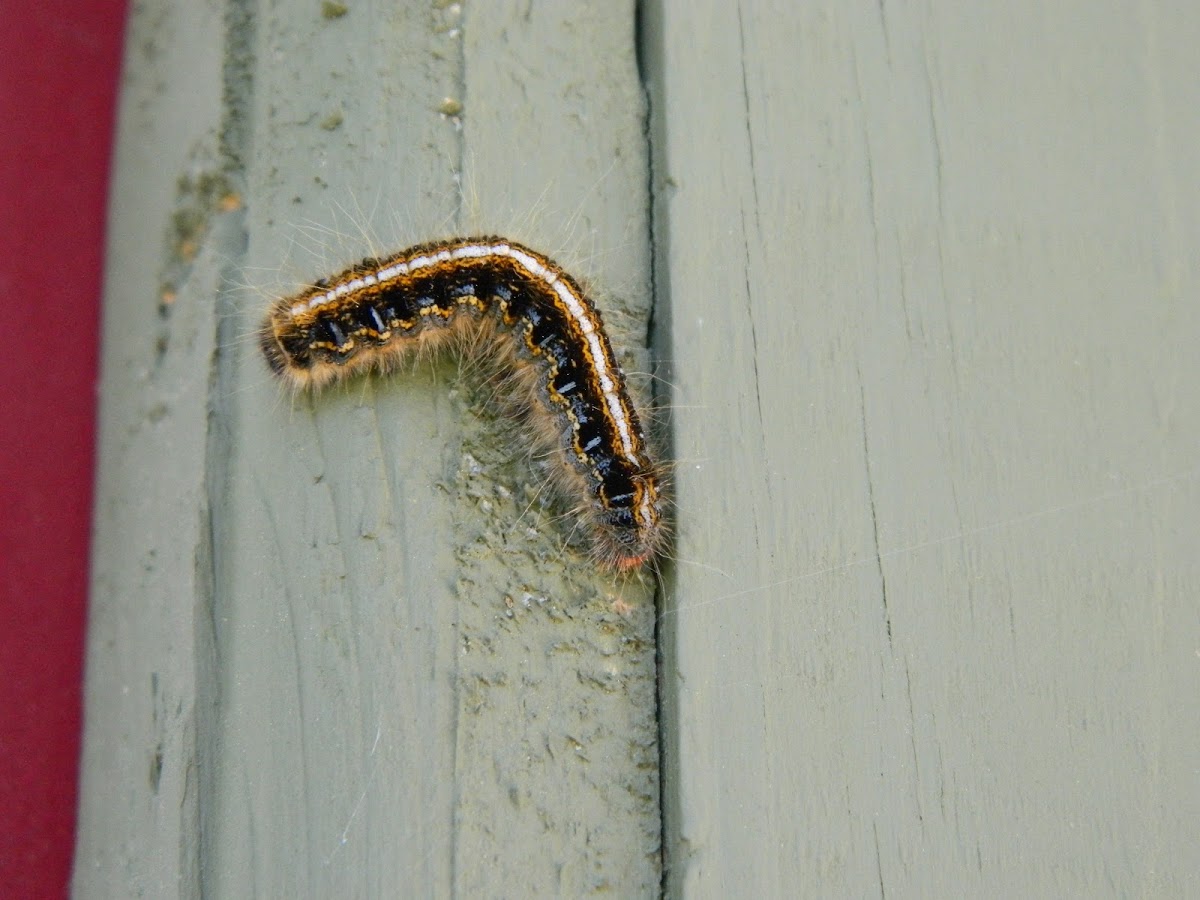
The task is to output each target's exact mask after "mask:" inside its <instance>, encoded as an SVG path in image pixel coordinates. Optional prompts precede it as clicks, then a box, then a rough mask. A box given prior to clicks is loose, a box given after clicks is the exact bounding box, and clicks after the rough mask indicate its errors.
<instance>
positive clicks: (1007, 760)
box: [643, 0, 1200, 897]
mask: <svg viewBox="0 0 1200 900" xmlns="http://www.w3.org/2000/svg"><path fill="white" fill-rule="evenodd" d="M648 13H649V16H648V21H647V29H646V33H645V48H644V50H645V52H644V54H643V60H644V66H645V67H646V69H647V71H648V72H650V73H652V78H653V79H654V87H653V90H652V92H651V103H652V108H653V109H654V111H655V113H656V116H655V121H654V125H653V129H652V134H651V140H652V145H653V146H654V148H655V152H654V170H655V184H656V186H658V187H659V188H660V189H661V190H660V194H659V203H658V206H657V208H656V215H655V237H656V260H658V261H659V262H660V263H661V265H660V268H659V270H658V273H657V278H658V282H657V283H658V286H659V289H660V296H662V297H663V298H664V299H665V300H666V301H667V302H666V305H665V306H663V305H660V306H659V308H658V310H657V312H656V323H657V324H658V325H659V326H660V327H661V331H660V334H661V341H659V342H658V345H659V346H660V348H661V352H662V353H663V354H664V356H666V357H668V358H670V359H671V361H672V368H671V371H670V372H669V373H666V374H667V380H668V381H669V382H670V383H671V384H672V385H673V393H672V402H673V405H674V407H675V410H676V412H675V414H674V426H675V427H674V436H675V448H674V449H675V456H676V458H677V459H678V460H679V464H678V471H677V499H678V505H679V508H680V511H681V512H680V517H679V519H680V522H679V538H678V548H677V550H678V556H679V557H680V563H679V565H678V567H677V572H676V577H675V583H674V585H673V586H672V587H671V590H670V594H669V598H668V604H667V609H666V611H665V616H664V619H663V624H664V626H665V630H666V638H665V643H664V647H663V652H664V657H665V659H666V660H667V665H666V666H665V669H664V674H665V676H666V677H667V678H668V681H667V683H666V685H665V690H664V696H665V698H667V699H668V700H669V701H671V702H670V711H669V714H668V715H667V717H666V720H665V721H664V728H663V730H664V734H665V735H667V736H668V750H669V752H668V764H667V767H666V768H665V770H664V773H665V775H666V785H667V796H668V797H669V798H670V800H671V806H669V807H668V809H667V811H666V815H667V821H668V841H667V844H666V864H667V866H668V889H669V894H670V896H673V897H730V896H744V897H780V896H799V897H804V896H826V897H872V896H887V897H1117V896H1156V897H1182V896H1194V895H1196V894H1197V892H1198V891H1200V875H1198V873H1200V854H1197V852H1196V848H1197V847H1198V846H1200V815H1197V811H1198V810H1200V778H1198V777H1197V771H1198V767H1200V751H1198V750H1197V748H1198V747H1200V658H1198V657H1197V647H1198V645H1200V641H1198V638H1197V635H1200V603H1197V597H1200V553H1198V552H1197V549H1198V548H1200V469H1198V468H1197V466H1198V464H1200V457H1198V455H1197V448H1200V397H1198V394H1197V385H1198V384H1200V352H1197V347H1198V346H1200V300H1198V298H1200V278H1198V276H1200V271H1198V267H1197V260H1198V259H1200V256H1198V255H1197V252H1196V248H1197V247H1198V246H1200V218H1198V213H1197V211H1198V210H1200V175H1198V173H1200V169H1198V168H1197V166H1196V152H1195V148H1196V147H1197V146H1198V145H1200V118H1198V117H1197V110H1200V81H1198V80H1197V78H1196V70H1195V53H1196V47H1197V46H1200V7H1195V6H1190V7H1187V10H1186V11H1184V10H1183V7H1180V6H1179V5H1178V4H1171V3H1163V2H1149V3H1142V4H1137V5H1134V4H1100V5H1097V4H1095V3H1083V2H1068V3H1061V4H1054V5H1053V6H1047V5H1046V4H1042V3H1033V2H1020V3H1015V4H1014V3H1006V4H952V3H941V4H933V5H922V4H900V3H893V2H882V3H878V4H874V3H862V4H843V3H825V4H820V3H817V4H812V3H793V4H783V3H781V4H774V5H772V7H771V12H770V14H767V13H766V12H765V10H764V9H763V7H761V6H760V5H759V4H752V3H742V4H741V6H740V8H739V7H738V6H737V5H734V4H715V3H714V4H706V5H704V8H697V6H696V4H694V3H690V2H680V0H669V2H664V3H663V4H661V7H660V6H659V5H658V4H653V5H651V6H650V8H649V9H648Z"/></svg>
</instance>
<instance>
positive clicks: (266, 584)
mask: <svg viewBox="0 0 1200 900" xmlns="http://www.w3.org/2000/svg"><path fill="white" fill-rule="evenodd" d="M192 6H193V5H191V4H183V5H180V4H169V3H165V2H160V0H155V2H150V3H144V4H141V5H140V6H139V7H138V9H137V11H136V12H135V14H134V20H133V22H132V25H131V31H130V35H131V36H130V40H129V45H128V65H127V84H126V87H125V95H124V99H123V106H122V125H121V133H120V137H119V150H118V173H117V185H116V190H115V198H114V207H113V226H112V238H111V242H112V243H111V250H110V260H109V285H108V305H107V311H106V316H107V320H106V344H105V374H104V387H103V394H104V397H103V411H102V416H103V422H104V426H103V428H104V431H103V437H102V449H101V455H102V463H101V477H100V487H99V500H98V507H97V539H96V553H97V561H96V573H95V579H94V584H93V616H92V630H91V635H90V648H89V676H88V730H87V735H86V738H85V740H86V749H85V757H84V786H83V792H84V799H83V805H82V811H81V820H80V836H79V843H78V848H77V861H76V872H75V890H76V892H77V893H78V894H79V895H80V896H139V895H145V896H168V895H173V894H179V895H186V896H199V895H201V894H203V895H206V896H207V895H211V896H251V895H254V896H280V897H284V896H287V897H365V896H380V897H390V896H450V895H460V896H546V895H552V894H560V895H563V896H579V895H586V894H589V893H593V892H602V893H607V894H608V895H611V896H647V895H650V894H652V893H654V892H655V891H656V890H657V887H658V884H659V881H660V862H659V860H660V857H659V835H660V826H659V813H658V771H657V762H658V751H657V723H656V719H655V711H656V703H655V684H656V682H655V654H654V643H653V630H654V610H653V590H652V583H651V581H650V579H648V578H643V577H640V576H638V577H630V578H620V577H617V578H614V577H613V576H610V575H605V574H601V573H600V572H598V571H596V570H595V568H594V567H593V566H591V565H590V564H589V563H588V562H587V556H586V552H583V553H581V552H579V550H578V549H577V548H575V547H573V546H564V545H565V544H566V543H567V540H568V536H569V527H564V526H563V524H562V523H561V522H558V521H556V518H555V517H556V515H557V514H558V513H559V512H561V510H559V509H557V508H554V507H549V508H548V507H546V506H545V505H544V503H543V496H544V494H543V492H542V491H541V490H540V488H541V487H542V484H541V478H542V475H541V474H540V473H539V472H538V470H537V468H536V466H534V467H531V465H530V462H529V460H528V459H526V458H525V456H524V454H523V452H522V449H521V447H522V444H521V443H520V440H519V439H520V434H519V433H518V434H517V435H515V438H516V439H515V440H514V435H513V434H511V433H510V430H511V428H512V426H511V425H510V424H508V423H506V422H504V421H501V420H498V419H497V418H496V416H495V415H494V413H493V412H492V407H491V405H490V404H489V402H488V397H487V396H486V395H487V392H486V390H484V391H480V390H477V389H476V388H475V387H474V385H475V384H476V379H474V378H472V377H469V375H470V373H462V374H461V375H460V373H459V372H457V371H456V369H455V367H454V366H453V365H452V364H448V363H445V362H443V363H441V364H438V365H436V366H433V365H430V364H428V363H425V364H423V365H420V366H418V367H417V369H416V371H414V372H411V373H403V372H402V373H397V374H396V375H395V376H393V377H391V378H388V379H386V380H372V379H369V378H368V379H364V380H361V381H358V382H355V383H354V384H353V385H352V386H347V388H346V389H345V390H338V391H331V392H328V393H327V394H326V395H323V396H322V397H321V398H319V400H318V401H312V400H309V399H307V398H295V399H293V398H291V397H289V396H287V395H286V393H285V392H283V391H281V390H280V388H279V386H278V384H277V383H276V382H275V381H273V380H272V379H271V377H270V375H269V373H268V371H267V369H266V367H265V365H264V364H263V361H262V359H261V357H260V356H259V354H258V352H257V349H256V348H255V346H254V342H253V339H252V337H251V336H252V334H253V331H254V329H255V326H256V324H257V322H258V320H259V319H260V317H261V316H262V315H263V313H264V312H265V310H266V307H267V305H268V303H269V299H270V297H272V296H277V295H278V294H280V293H282V292H287V291H289V290H293V289H295V288H296V287H297V286H298V285H300V284H303V283H304V282H306V281H309V280H311V279H313V278H314V277H317V276H319V275H321V274H324V273H327V272H329V271H334V270H336V269H338V268H340V267H341V266H343V265H345V264H346V263H347V262H350V261H353V260H354V259H358V258H361V257H363V256H365V255H368V254H378V253H379V252H382V251H384V250H385V249H395V248H396V247H401V246H405V245H406V244H411V243H413V242H415V241H417V240H424V239H429V238H431V237H439V236H443V235H445V234H448V233H453V232H460V233H462V232H466V233H479V232H490V231H501V232H504V233H511V234H514V235H515V236H519V237H521V238H522V239H524V240H527V241H529V242H530V243H533V244H535V245H538V246H542V247H545V248H547V250H549V251H551V252H553V253H554V254H555V256H556V258H558V259H560V260H561V261H562V262H563V263H564V264H565V265H569V266H571V267H572V270H573V271H578V272H581V273H583V272H586V273H588V274H589V275H591V276H592V277H593V278H594V279H595V282H596V284H597V285H604V286H606V287H608V288H610V290H609V291H606V292H604V293H602V294H601V295H600V296H599V303H600V305H601V306H602V307H603V308H604V311H605V313H606V314H610V315H611V319H612V322H611V323H610V326H611V327H610V330H611V333H612V334H613V337H614V341H615V344H616V345H617V347H618V352H619V355H621V357H622V358H621V362H622V364H623V365H625V366H626V367H627V368H629V369H632V370H636V371H645V370H646V369H647V363H646V353H645V350H644V349H643V348H640V347H639V343H640V341H641V340H642V338H643V336H644V334H645V331H646V328H645V322H646V319H647V316H648V312H649V300H650V297H649V283H650V265H649V260H650V256H649V237H648V219H647V216H648V204H647V202H646V197H645V185H646V182H647V154H646V147H645V135H644V115H645V110H644V105H643V100H642V95H641V91H640V87H639V84H638V81H637V73H636V70H635V61H634V47H633V34H634V28H633V6H632V4H631V3H620V4H612V3H607V2H597V3H593V4H588V5H572V6H571V7H570V8H567V7H564V8H563V9H561V10H558V11H555V10H553V9H545V8H542V7H537V8H534V9H532V10H530V9H525V8H518V7H511V8H510V7H502V6H500V5H498V4H478V5H474V4H467V5H465V9H460V7H459V5H457V4H430V3H424V2H422V3H409V4H375V5H347V7H348V8H347V11H346V13H345V15H341V16H337V17H322V16H319V15H316V14H315V13H314V9H313V7H312V5H311V4H306V3H301V2H285V3H283V4H275V5H273V6H270V7H269V8H268V7H266V6H261V5H251V4H241V3H233V4H227V5H226V6H225V7H224V11H223V12H224V16H225V18H224V19H222V18H221V17H220V15H214V14H213V13H212V12H211V11H207V10H206V9H202V8H201V7H203V6H204V5H203V4H200V5H198V6H197V8H195V9H193V8H192ZM556 16H559V17H560V18H556ZM168 61H169V65H168V64H167V62H168ZM447 98H453V99H455V100H456V101H457V103H455V104H451V103H447ZM446 110H451V111H453V112H454V115H450V116H448V115H446V114H445V111H446ZM151 149H152V151H153V152H151ZM531 161H536V164H531ZM196 170H202V171H210V172H213V173H219V174H220V176H221V177H222V178H224V179H227V180H228V183H229V184H230V185H231V186H232V188H233V190H234V192H235V196H230V197H225V198H224V200H223V202H222V203H220V204H215V205H214V208H212V209H211V210H209V214H210V215H211V221H209V222H207V223H200V224H199V226H198V227H196V228H194V229H192V230H191V231H190V232H189V234H190V238H189V241H188V244H187V246H186V247H185V248H183V250H180V246H181V245H180V244H178V243H177V242H175V241H173V240H172V239H171V237H170V235H171V233H172V232H171V229H172V214H173V211H174V210H175V209H176V208H177V207H178V205H179V198H177V197H176V196H174V194H173V191H175V190H176V189H177V186H178V185H180V184H181V183H182V182H181V180H180V179H181V175H183V174H187V175H189V176H191V175H194V174H195V172H196ZM221 209H224V210H226V211H225V212H221V211H220V210H221ZM164 247H165V248H167V250H168V251H172V250H177V251H179V252H178V253H177V257H179V258H177V257H175V256H173V257H172V258H171V259H168V260H166V261H164V259H163V258H162V254H163V249H164ZM184 251H186V252H184ZM184 257H186V258H185V259H182V258H184ZM181 259H182V261H181ZM164 271H170V272H172V273H173V287H174V290H173V291H172V292H170V295H169V296H166V295H164V292H163V290H162V285H161V284H159V283H158V278H159V276H158V275H157V274H156V273H161V272H164ZM176 273H177V277H174V276H175V274H176ZM164 298H165V299H164ZM160 307H161V309H160ZM630 348H632V350H633V352H632V353H630V352H625V353H624V354H621V353H620V351H621V350H622V349H625V350H626V351H628V350H630Z"/></svg>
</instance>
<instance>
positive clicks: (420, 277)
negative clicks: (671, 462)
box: [259, 236, 666, 571]
mask: <svg viewBox="0 0 1200 900" xmlns="http://www.w3.org/2000/svg"><path fill="white" fill-rule="evenodd" d="M259 340H260V346H261V348H262V351H263V354H264V356H265V357H266V360H267V363H268V365H269V366H270V367H271V370H272V372H274V373H275V374H276V375H277V376H278V377H279V378H281V379H282V380H283V381H285V382H286V383H288V384H290V385H291V386H292V387H293V388H295V389H297V390H309V391H313V392H316V391H318V390H320V389H321V388H323V387H325V386H326V385H328V384H330V383H333V382H337V381H340V380H342V379H344V378H346V377H349V376H352V375H354V374H356V373H360V372H364V371H368V370H376V371H380V372H388V371H391V370H393V369H394V368H396V367H397V366H398V365H399V364H400V363H402V362H403V361H404V360H406V359H410V358H412V356H413V355H414V354H415V353H423V352H426V351H434V350H438V349H440V348H442V347H447V348H451V349H455V350H457V351H459V352H465V353H472V354H473V353H475V352H485V353H488V354H489V355H490V356H491V357H492V359H493V361H494V362H495V363H496V364H497V365H498V366H501V367H502V370H503V371H505V372H506V373H510V380H511V381H512V382H513V386H514V388H515V392H514V400H515V406H516V407H517V408H518V409H520V410H522V412H523V413H524V415H523V421H524V422H525V423H527V424H528V426H529V428H530V431H531V433H530V438H531V445H532V446H533V447H535V448H539V449H542V450H544V451H545V453H546V454H547V457H548V458H549V459H550V460H551V461H552V465H551V467H550V468H551V472H552V473H553V480H554V482H555V484H556V486H557V488H558V489H559V491H560V492H561V493H562V494H564V495H565V496H566V497H568V498H570V499H572V500H574V504H575V510H576V512H577V514H578V515H579V518H580V525H581V528H582V530H583V532H584V534H585V535H586V537H587V539H588V540H589V542H590V546H591V550H592V554H593V556H594V557H595V559H596V561H597V562H599V563H600V564H602V565H604V566H607V567H609V568H612V569H616V570H620V571H628V570H633V569H636V568H638V567H640V566H642V565H643V564H645V563H646V562H648V561H649V560H651V559H653V558H654V556H655V555H656V554H657V553H658V552H659V551H660V550H661V549H662V547H663V544H664V542H665V539H666V526H665V523H664V517H663V506H664V489H663V479H662V474H661V472H662V470H661V468H660V466H659V465H658V464H657V463H656V462H655V461H654V459H653V455H652V453H651V450H650V447H649V445H648V443H647V440H646V435H645V432H644V431H643V428H642V424H641V420H640V418H639V416H638V413H637V410H636V409H635V407H634V404H633V402H632V400H631V399H630V395H629V391H628V389H627V387H626V383H625V376H624V373H623V372H622V371H621V368H620V366H619V365H618V364H617V361H616V358H615V356H614V354H613V351H612V345H611V344H610V342H609V339H608V335H607V334H606V332H605V330H604V324H603V322H602V320H601V318H600V314H599V312H597V310H596V307H595V306H594V304H593V303H592V301H591V300H590V299H589V298H588V297H587V295H586V294H585V293H584V291H583V290H582V289H581V288H580V286H579V283H578V282H577V281H576V280H575V279H574V278H572V277H571V276H570V275H569V274H567V272H565V271H564V270H563V269H562V268H561V267H560V266H559V265H558V264H557V263H555V262H554V261H553V260H551V259H549V258H548V257H546V256H544V255H543V254H541V253H538V252H537V251H535V250H531V249H530V248H528V247H526V246H523V245H522V244H519V243H517V242H516V241H510V240H508V239H506V238H502V237H496V236H486V237H463V238H454V239H451V240H447V241H439V242H434V243H426V244H419V245H417V246H414V247H410V248H408V249H406V250H401V251H400V252H399V253H395V254H392V255H391V256H388V257H385V258H379V259H376V258H368V259H364V260H363V261H362V262H360V263H358V264H356V265H352V266H349V267H348V268H346V269H345V270H343V271H341V272H339V273H338V274H336V275H333V276H330V277H327V278H322V279H320V280H318V281H317V282H315V283H314V284H313V285H311V286H310V287H308V288H306V289H305V290H303V291H301V292H299V293H297V294H294V295H292V296H288V297H283V298H281V299H279V300H277V301H276V302H275V303H274V304H272V306H271V309H270V311H269V313H268V314H267V316H266V319H265V321H264V322H263V324H262V327H261V329H260V332H259Z"/></svg>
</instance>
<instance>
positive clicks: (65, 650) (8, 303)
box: [0, 0, 125, 898]
mask: <svg viewBox="0 0 1200 900" xmlns="http://www.w3.org/2000/svg"><path fill="white" fill-rule="evenodd" d="M0 22H2V23H3V28H0V340H2V341H3V346H4V352H3V353H2V354H0V409H2V410H3V420H2V424H0V896H4V897H22V898H26V897H33V898H36V897H60V896H63V895H64V894H65V893H66V887H67V883H68V880H69V877H70V869H71V853H72V849H73V845H74V834H75V798H76V776H77V769H78V758H79V732H80V718H81V717H80V693H81V692H80V687H81V677H82V662H83V634H84V620H85V614H86V605H87V583H88V582H87V575H88V546H89V533H90V528H91V504H92V471H93V444H94V440H95V418H96V397H95V383H96V356H97V322H98V318H99V310H100V285H101V264H102V261H103V239H104V210H105V201H106V194H107V189H108V170H109V160H110V150H111V143H112V127H113V111H114V104H115V93H116V87H117V80H118V75H119V70H120V56H121V40H122V37H123V34H124V28H125V3H124V2H123V0H38V2H36V3H22V2H17V0H0Z"/></svg>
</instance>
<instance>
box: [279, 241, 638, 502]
mask: <svg viewBox="0 0 1200 900" xmlns="http://www.w3.org/2000/svg"><path fill="white" fill-rule="evenodd" d="M489 256H500V257H505V258H507V259H511V260H513V262H515V263H516V264H517V265H519V266H520V267H521V268H522V269H524V270H525V271H526V272H528V273H529V274H530V275H532V276H533V277H535V278H537V279H538V280H539V281H541V282H542V283H543V284H545V285H546V287H548V288H550V289H551V290H552V291H554V293H555V295H556V296H557V297H558V299H559V300H560V301H561V303H562V306H563V307H564V308H565V309H566V310H567V313H568V314H569V315H570V317H571V319H572V321H573V322H574V323H575V324H576V326H577V327H578V328H579V331H580V333H581V334H582V335H583V336H584V340H586V341H587V345H588V351H589V355H590V356H591V358H592V362H593V365H594V367H595V372H596V378H597V380H598V381H599V383H600V391H601V393H602V394H603V395H604V405H605V407H606V408H607V410H608V415H609V417H610V418H611V419H612V421H613V423H614V424H615V425H616V427H617V433H618V435H619V436H620V439H621V454H622V455H623V456H624V457H625V458H626V459H627V460H629V462H631V463H633V464H634V465H637V466H640V465H641V460H640V459H639V458H638V455H637V452H636V450H635V449H634V443H635V442H634V435H633V428H632V426H631V425H630V422H629V416H628V414H627V413H626V411H625V408H624V406H623V405H622V403H621V397H620V392H619V390H618V387H617V381H616V380H615V379H614V378H613V377H612V374H611V370H612V369H615V368H616V364H615V363H614V362H613V361H612V360H611V359H610V358H609V356H608V354H607V353H606V352H605V347H604V343H603V339H602V337H601V332H600V329H599V328H598V327H597V324H598V323H597V322H596V320H595V317H594V316H593V315H592V314H591V312H589V310H588V308H587V306H586V301H584V300H583V299H582V298H581V297H579V296H578V295H577V294H576V293H575V291H574V290H572V285H571V283H570V282H569V281H568V280H567V279H564V278H561V277H559V273H557V272H555V271H553V270H552V269H550V268H549V267H548V266H547V265H546V262H548V261H543V259H539V258H538V257H537V256H535V255H534V254H532V253H530V252H528V251H526V250H524V249H522V248H518V247H514V246H512V245H511V244H508V243H504V242H500V243H496V244H482V243H472V244H460V245H459V246H457V247H454V248H446V249H442V250H439V251H438V252H436V253H432V254H424V255H421V256H415V257H412V258H411V259H407V260H404V261H398V262H396V261H394V262H390V263H389V264H388V265H386V266H383V267H381V268H379V269H377V270H376V271H374V272H371V273H368V274H366V275H360V276H356V277H355V278H352V279H351V280H349V281H345V282H342V283H341V284H338V285H334V286H332V287H330V288H327V289H325V290H323V291H319V292H317V293H315V294H313V295H312V296H311V297H310V298H309V299H308V300H307V301H304V300H301V301H300V302H298V303H295V304H293V305H292V307H291V312H292V315H296V316H298V315H303V314H304V313H306V312H312V311H314V310H317V309H320V308H321V307H322V306H326V305H328V304H330V303H334V302H336V301H337V300H338V299H340V298H341V297H345V296H346V295H348V294H350V293H353V292H355V291H360V290H362V289H363V288H364V287H367V286H370V285H375V284H380V285H385V284H387V282H389V281H392V280H394V279H396V278H400V277H403V276H405V275H410V274H413V273H415V272H418V271H420V270H421V269H427V268H430V267H431V266H435V265H438V264H439V263H444V262H450V261H451V260H454V259H486V258H487V257H489ZM421 312H423V313H427V310H424V309H423V310H421ZM573 386H574V385H572V387H573ZM591 449H593V447H592V445H589V446H588V447H585V448H584V452H588V451H590V450H591ZM647 503H648V501H646V502H644V503H643V504H642V508H641V509H639V515H640V516H641V518H642V520H643V521H644V522H649V521H651V517H652V511H651V510H650V509H648V508H647Z"/></svg>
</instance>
